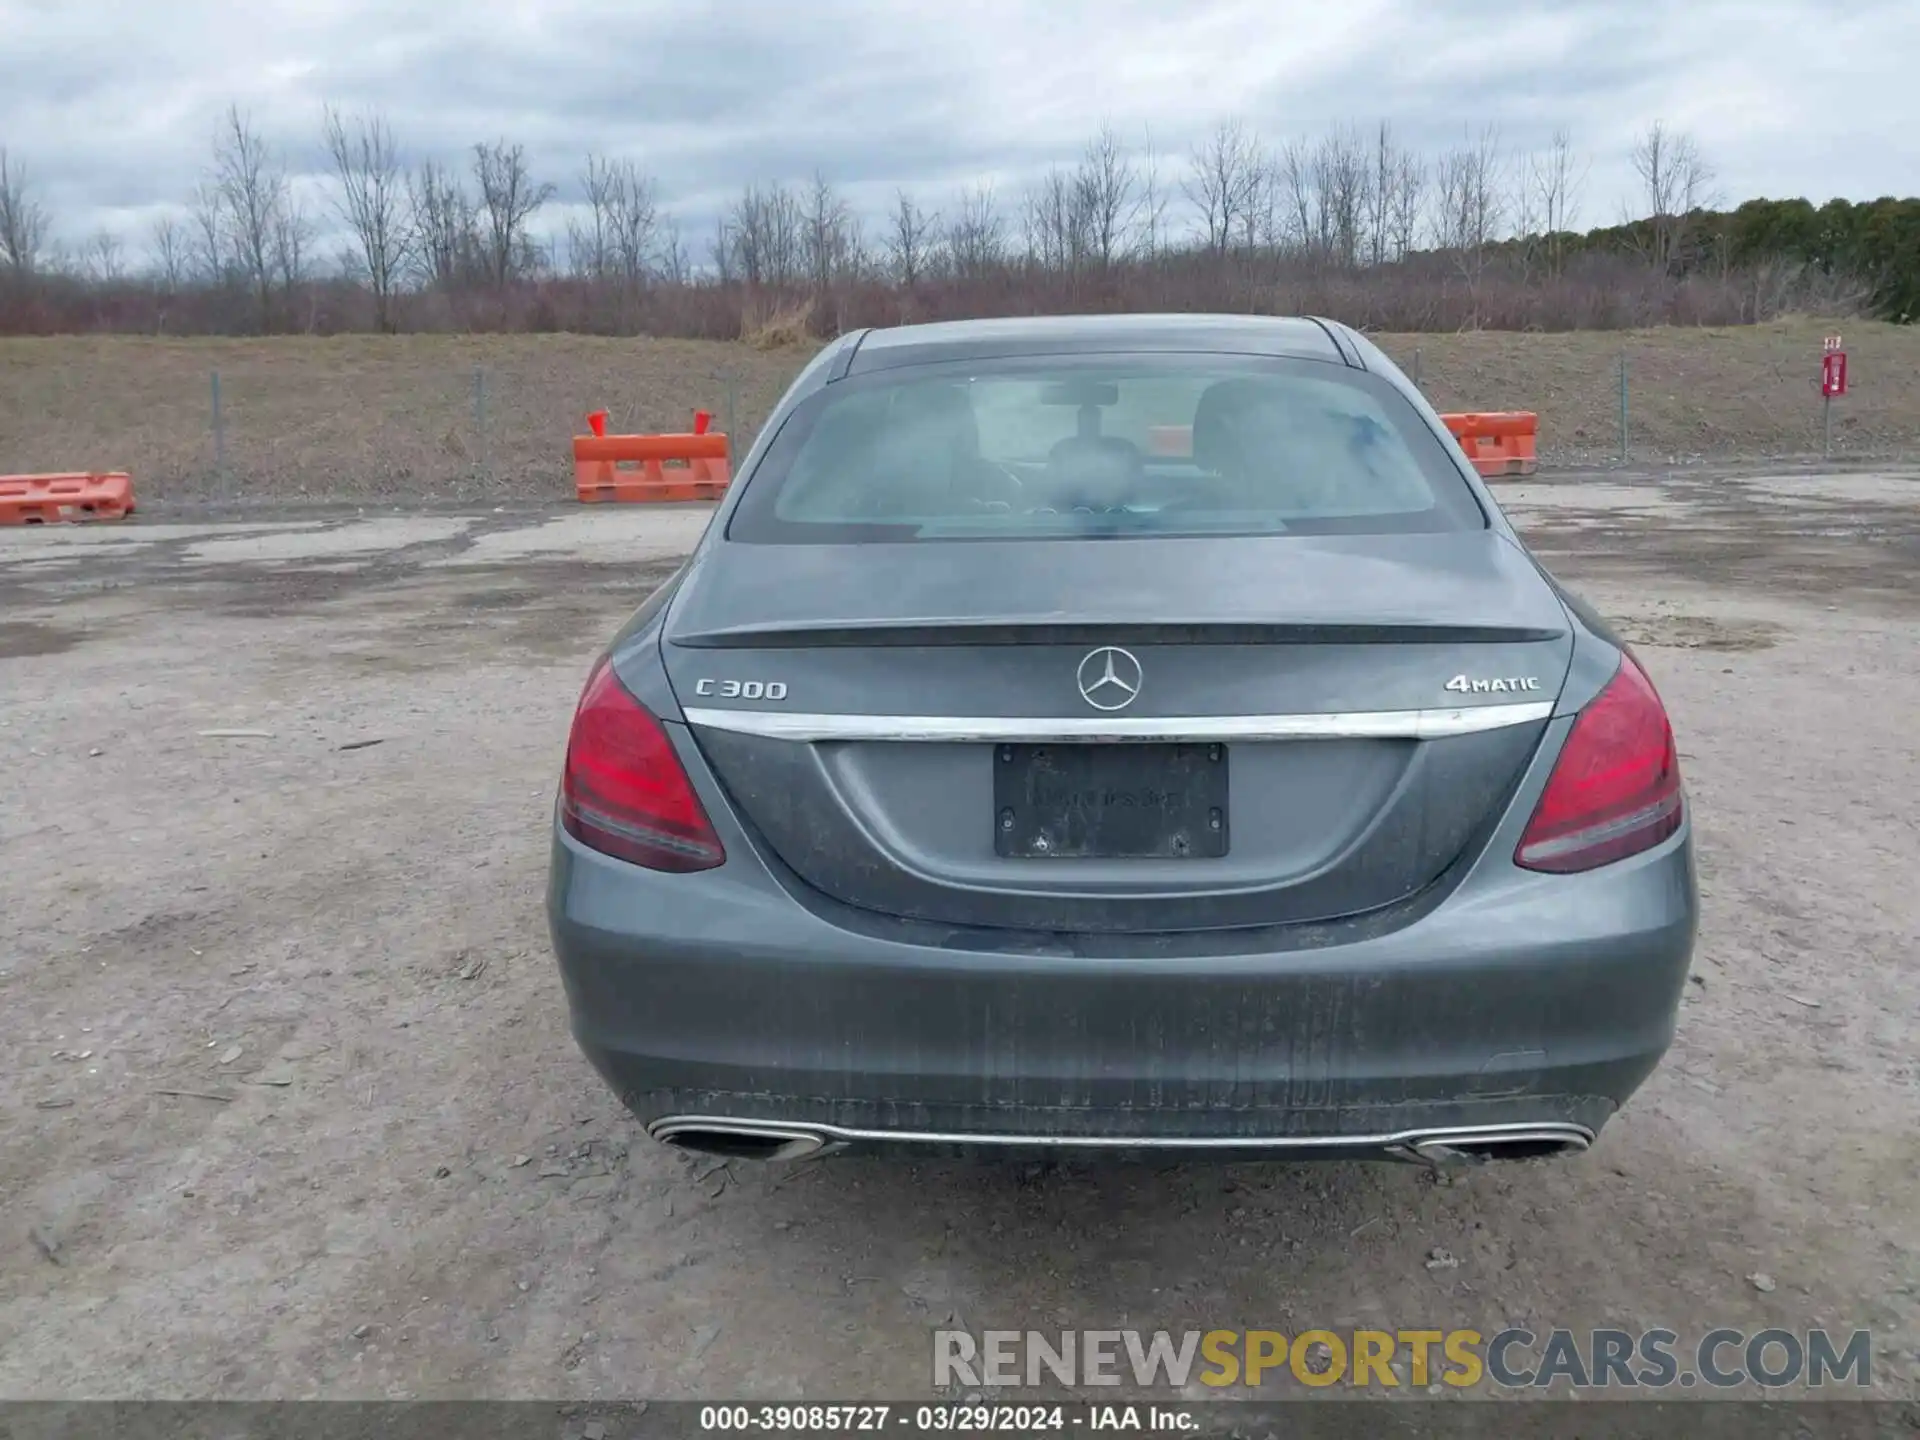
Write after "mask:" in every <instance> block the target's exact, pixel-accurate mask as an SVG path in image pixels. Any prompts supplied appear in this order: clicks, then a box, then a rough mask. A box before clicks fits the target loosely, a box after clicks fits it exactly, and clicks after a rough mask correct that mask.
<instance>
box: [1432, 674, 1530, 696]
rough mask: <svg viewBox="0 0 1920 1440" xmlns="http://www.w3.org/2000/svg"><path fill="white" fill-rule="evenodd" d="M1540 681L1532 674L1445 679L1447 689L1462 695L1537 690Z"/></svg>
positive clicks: (1501, 693)
mask: <svg viewBox="0 0 1920 1440" xmlns="http://www.w3.org/2000/svg"><path fill="white" fill-rule="evenodd" d="M1539 688H1540V682H1539V680H1537V679H1536V678H1535V677H1533V676H1532V675H1523V676H1520V677H1518V678H1515V677H1513V676H1508V677H1506V678H1505V679H1500V680H1469V679H1468V678H1467V677H1466V676H1465V675H1456V676H1454V677H1453V678H1452V679H1451V680H1449V681H1447V689H1449V690H1457V691H1458V692H1459V693H1460V694H1462V695H1504V694H1506V693H1507V692H1509V691H1512V690H1538V689H1539Z"/></svg>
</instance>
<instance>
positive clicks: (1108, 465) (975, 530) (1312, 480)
mask: <svg viewBox="0 0 1920 1440" xmlns="http://www.w3.org/2000/svg"><path fill="white" fill-rule="evenodd" d="M1485 526H1486V517H1485V515H1484V514H1482V512H1481V510H1480V507H1479V504H1478V502H1477V501H1476V500H1475V499H1474V496H1473V493H1472V491H1471V490H1470V489H1469V488H1468V486H1467V484H1466V482H1465V481H1464V480H1463V479H1462V478H1461V476H1460V472H1459V471H1458V470H1457V469H1456V468H1455V466H1454V463H1453V461H1452V460H1451V458H1450V457H1449V455H1448V453H1447V452H1446V450H1445V449H1444V448H1443V447H1442V444H1441V442H1440V441H1439V439H1437V438H1436V437H1435V435H1434V434H1433V432H1432V431H1431V430H1430V429H1429V428H1428V427H1427V426H1426V424H1425V423H1424V422H1423V421H1422V420H1421V418H1420V416H1419V415H1418V414H1417V413H1416V412H1415V411H1414V409H1413V407H1412V406H1411V405H1409V404H1408V403H1407V401H1406V400H1405V398H1403V397H1402V396H1401V395H1400V393H1399V392H1398V391H1396V390H1395V389H1394V388H1393V387H1392V386H1391V385H1389V384H1388V383H1387V382H1385V381H1384V380H1381V379H1380V378H1379V377H1377V376H1373V375H1368V374H1365V373H1364V372H1361V371H1357V370H1348V369H1345V368H1343V367H1338V366H1334V365H1330V364H1325V363H1321V362H1317V361H1308V360H1296V361H1286V360H1277V361H1270V360H1249V359H1245V358H1242V357H1224V356H1206V357H1187V356H1153V357H1150V358H1144V359H1139V360H1133V361H1124V362H1121V361H1090V360H1088V359H1086V358H1085V357H1047V358H1045V359H1037V360H1025V361H1000V362H987V363H982V362H977V361H976V362H969V363H967V364H965V365H929V366H913V367H907V368H902V369H899V370H893V371H880V372H877V373H875V374H873V375H867V376H859V377H855V378H853V379H850V380H842V381H839V382H836V383H834V384H831V385H828V386H826V387H825V388H824V389H823V390H822V391H820V392H819V393H818V394H815V395H813V396H812V397H810V398H809V399H808V400H806V401H805V402H803V403H802V404H801V405H800V406H799V407H797V408H796V409H795V411H794V413H793V414H792V415H791V416H790V417H789V418H788V419H787V421H786V423H785V424H784V425H783V426H782V427H781V430H780V433H779V434H778V435H777V436H776V437H775V439H774V441H773V443H772V445H771V446H770V447H769V448H768V450H767V453H766V455H765V457H764V458H763V459H762V460H761V462H760V463H759V464H758V465H757V466H756V467H755V468H754V470H753V472H752V474H751V475H750V476H748V477H747V478H746V482H745V489H744V491H743V492H742V494H741V496H740V501H739V504H738V506H737V507H736V509H735V511H734V514H733V518H732V520H731V522H730V524H729V526H728V530H727V534H728V538H729V539H733V540H741V541H746V542H748V543H760V544H846V543H848V542H858V541H862V540H871V541H884V542H894V543H897V542H900V541H903V540H1018V539H1042V538H1048V537H1061V536H1107V537H1114V538H1119V537H1124V536H1129V535H1155V536H1164V535H1268V534H1272V535H1284V534H1289V533H1306V534H1328V533H1355V534H1368V533H1389V532H1419V531H1450V530H1467V529H1483V528H1485Z"/></svg>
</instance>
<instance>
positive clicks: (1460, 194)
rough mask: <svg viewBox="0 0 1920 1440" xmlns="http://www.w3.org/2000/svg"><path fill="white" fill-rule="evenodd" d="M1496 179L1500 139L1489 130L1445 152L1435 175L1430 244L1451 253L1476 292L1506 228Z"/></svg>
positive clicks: (1502, 196)
mask: <svg viewBox="0 0 1920 1440" xmlns="http://www.w3.org/2000/svg"><path fill="white" fill-rule="evenodd" d="M1500 176H1501V161H1500V136H1499V132H1498V131H1497V130H1495V129H1493V128H1492V127H1489V128H1487V129H1485V130H1483V131H1481V132H1480V134H1479V136H1478V137H1469V138H1468V139H1467V140H1466V141H1465V142H1464V143H1463V144H1461V145H1458V146H1456V147H1455V148H1453V149H1452V150H1449V151H1447V152H1446V154H1444V155H1443V156H1441V157H1440V160H1439V163H1438V165H1437V166H1436V167H1435V171H1434V188H1435V190H1436V192H1437V193H1436V196H1435V205H1436V213H1435V215H1434V221H1433V233H1434V241H1435V243H1436V244H1437V245H1438V246H1439V247H1440V248H1441V249H1443V250H1447V251H1450V252H1452V254H1453V257H1454V261H1455V263H1456V264H1457V265H1458V266H1459V267H1460V271H1461V273H1462V274H1463V275H1464V276H1465V277H1466V278H1467V279H1468V281H1469V282H1471V283H1472V284H1473V285H1475V286H1478V284H1479V282H1480V278H1481V276H1482V274H1483V273H1484V272H1485V269H1486V263H1487V255H1488V247H1489V246H1491V245H1492V244H1493V242H1494V241H1495V240H1497V239H1499V238H1500V233H1501V229H1502V227H1503V225H1504V224H1505V222H1506V197H1505V195H1504V193H1503V187H1502V185H1501V183H1500Z"/></svg>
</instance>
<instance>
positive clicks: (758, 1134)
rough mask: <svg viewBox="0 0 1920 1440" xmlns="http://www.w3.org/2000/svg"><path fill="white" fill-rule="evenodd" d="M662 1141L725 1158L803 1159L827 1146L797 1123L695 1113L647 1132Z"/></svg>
mask: <svg viewBox="0 0 1920 1440" xmlns="http://www.w3.org/2000/svg"><path fill="white" fill-rule="evenodd" d="M648 1133H649V1134H651V1135H652V1136H653V1138H654V1139H655V1140H658V1141H659V1142H660V1143H661V1144H663V1145H670V1146H672V1147H673V1148H674V1149H676V1150H686V1151H689V1152H691V1153H693V1154H696V1155H713V1156H718V1157H722V1158H724V1159H728V1160H762V1161H784V1160H804V1159H805V1158H807V1157H808V1156H809V1155H817V1154H819V1153H820V1152H821V1151H822V1150H824V1149H826V1148H827V1145H828V1140H827V1137H826V1136H824V1135H821V1134H819V1133H817V1132H815V1131H812V1130H807V1129H805V1128H803V1127H801V1126H797V1125H776V1124H768V1123H763V1122H758V1121H745V1120H724V1119H715V1118H705V1117H696V1116H686V1117H680V1118H676V1119H672V1120H663V1121H660V1122H659V1123H658V1124H657V1125H655V1126H654V1127H653V1128H652V1129H651V1130H650V1131H649V1132H648Z"/></svg>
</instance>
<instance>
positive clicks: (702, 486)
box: [573, 411, 730, 503]
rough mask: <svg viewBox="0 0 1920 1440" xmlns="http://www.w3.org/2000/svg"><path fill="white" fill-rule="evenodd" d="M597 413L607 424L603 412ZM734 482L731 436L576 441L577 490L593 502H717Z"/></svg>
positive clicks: (581, 437)
mask: <svg viewBox="0 0 1920 1440" xmlns="http://www.w3.org/2000/svg"><path fill="white" fill-rule="evenodd" d="M594 414H595V416H596V417H601V418H600V424H601V425H604V424H605V423H606V421H605V419H604V417H603V416H601V412H599V411H595V412H594ZM595 428H596V429H597V428H599V427H598V426H596V427H595ZM729 479H730V475H729V472H728V469H727V437H726V436H725V435H724V434H722V433H720V432H719V431H717V430H715V431H709V432H708V433H706V434H704V435H576V436H574V437H573V481H574V489H575V490H576V491H577V492H578V494H579V496H580V498H581V499H582V500H585V501H588V502H590V503H591V502H596V501H602V500H614V501H622V502H628V503H631V502H635V501H656V502H658V501H675V500H718V499H719V498H720V497H721V495H723V494H724V493H726V488H727V484H728V481H729Z"/></svg>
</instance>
